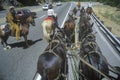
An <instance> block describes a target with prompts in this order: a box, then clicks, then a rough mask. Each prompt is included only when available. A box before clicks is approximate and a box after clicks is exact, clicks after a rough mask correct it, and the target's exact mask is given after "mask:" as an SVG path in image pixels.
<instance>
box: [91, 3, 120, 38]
mask: <svg viewBox="0 0 120 80" xmlns="http://www.w3.org/2000/svg"><path fill="white" fill-rule="evenodd" d="M93 10H94V12H95V14H96V15H97V17H99V18H100V20H102V21H104V24H105V26H106V27H110V28H112V31H111V32H112V33H113V34H114V35H115V36H116V37H120V11H117V8H115V7H111V6H108V5H95V6H94V7H93Z"/></svg>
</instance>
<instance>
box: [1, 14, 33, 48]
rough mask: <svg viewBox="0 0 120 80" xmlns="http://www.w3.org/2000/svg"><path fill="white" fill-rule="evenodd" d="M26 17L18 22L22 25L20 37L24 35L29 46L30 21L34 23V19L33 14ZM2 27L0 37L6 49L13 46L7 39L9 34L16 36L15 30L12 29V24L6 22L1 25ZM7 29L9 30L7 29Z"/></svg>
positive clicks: (26, 44)
mask: <svg viewBox="0 0 120 80" xmlns="http://www.w3.org/2000/svg"><path fill="white" fill-rule="evenodd" d="M26 16H27V17H26V18H25V19H21V20H22V21H19V22H18V23H17V24H18V25H19V26H20V37H21V36H23V37H24V39H25V46H26V47H28V46H29V45H28V42H27V35H28V33H29V26H30V23H32V22H33V23H34V20H33V18H32V16H30V15H29V16H28V15H26ZM33 26H34V25H33ZM1 27H2V28H0V39H1V43H2V45H3V47H4V49H10V48H11V46H10V45H8V43H7V40H8V38H9V36H12V37H15V31H14V33H13V32H12V30H11V29H10V24H9V23H7V24H4V25H1ZM5 29H7V32H6V30H5Z"/></svg>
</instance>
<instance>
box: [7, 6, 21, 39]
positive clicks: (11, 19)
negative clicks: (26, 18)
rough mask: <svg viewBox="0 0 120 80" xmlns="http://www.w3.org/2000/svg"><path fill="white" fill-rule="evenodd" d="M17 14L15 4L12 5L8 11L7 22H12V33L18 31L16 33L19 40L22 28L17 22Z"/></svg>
mask: <svg viewBox="0 0 120 80" xmlns="http://www.w3.org/2000/svg"><path fill="white" fill-rule="evenodd" d="M15 15H16V12H15V10H14V6H11V7H10V8H9V12H8V13H7V16H6V19H7V22H8V23H9V24H10V29H11V33H12V35H13V34H14V31H16V34H15V36H16V40H19V39H20V28H19V26H18V24H17V20H16V18H15Z"/></svg>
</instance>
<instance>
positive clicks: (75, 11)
mask: <svg viewBox="0 0 120 80" xmlns="http://www.w3.org/2000/svg"><path fill="white" fill-rule="evenodd" d="M72 12H73V15H76V13H77V8H76V7H74V8H73V10H72Z"/></svg>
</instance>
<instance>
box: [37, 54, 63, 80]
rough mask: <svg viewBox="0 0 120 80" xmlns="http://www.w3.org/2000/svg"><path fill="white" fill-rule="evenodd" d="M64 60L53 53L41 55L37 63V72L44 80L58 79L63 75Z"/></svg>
mask: <svg viewBox="0 0 120 80" xmlns="http://www.w3.org/2000/svg"><path fill="white" fill-rule="evenodd" d="M61 68H62V59H61V58H60V57H59V56H56V55H54V54H53V53H50V52H47V53H43V54H42V55H40V57H39V59H38V63H37V72H38V73H39V74H40V75H41V76H42V80H54V79H57V78H58V77H59V75H60V73H61Z"/></svg>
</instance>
